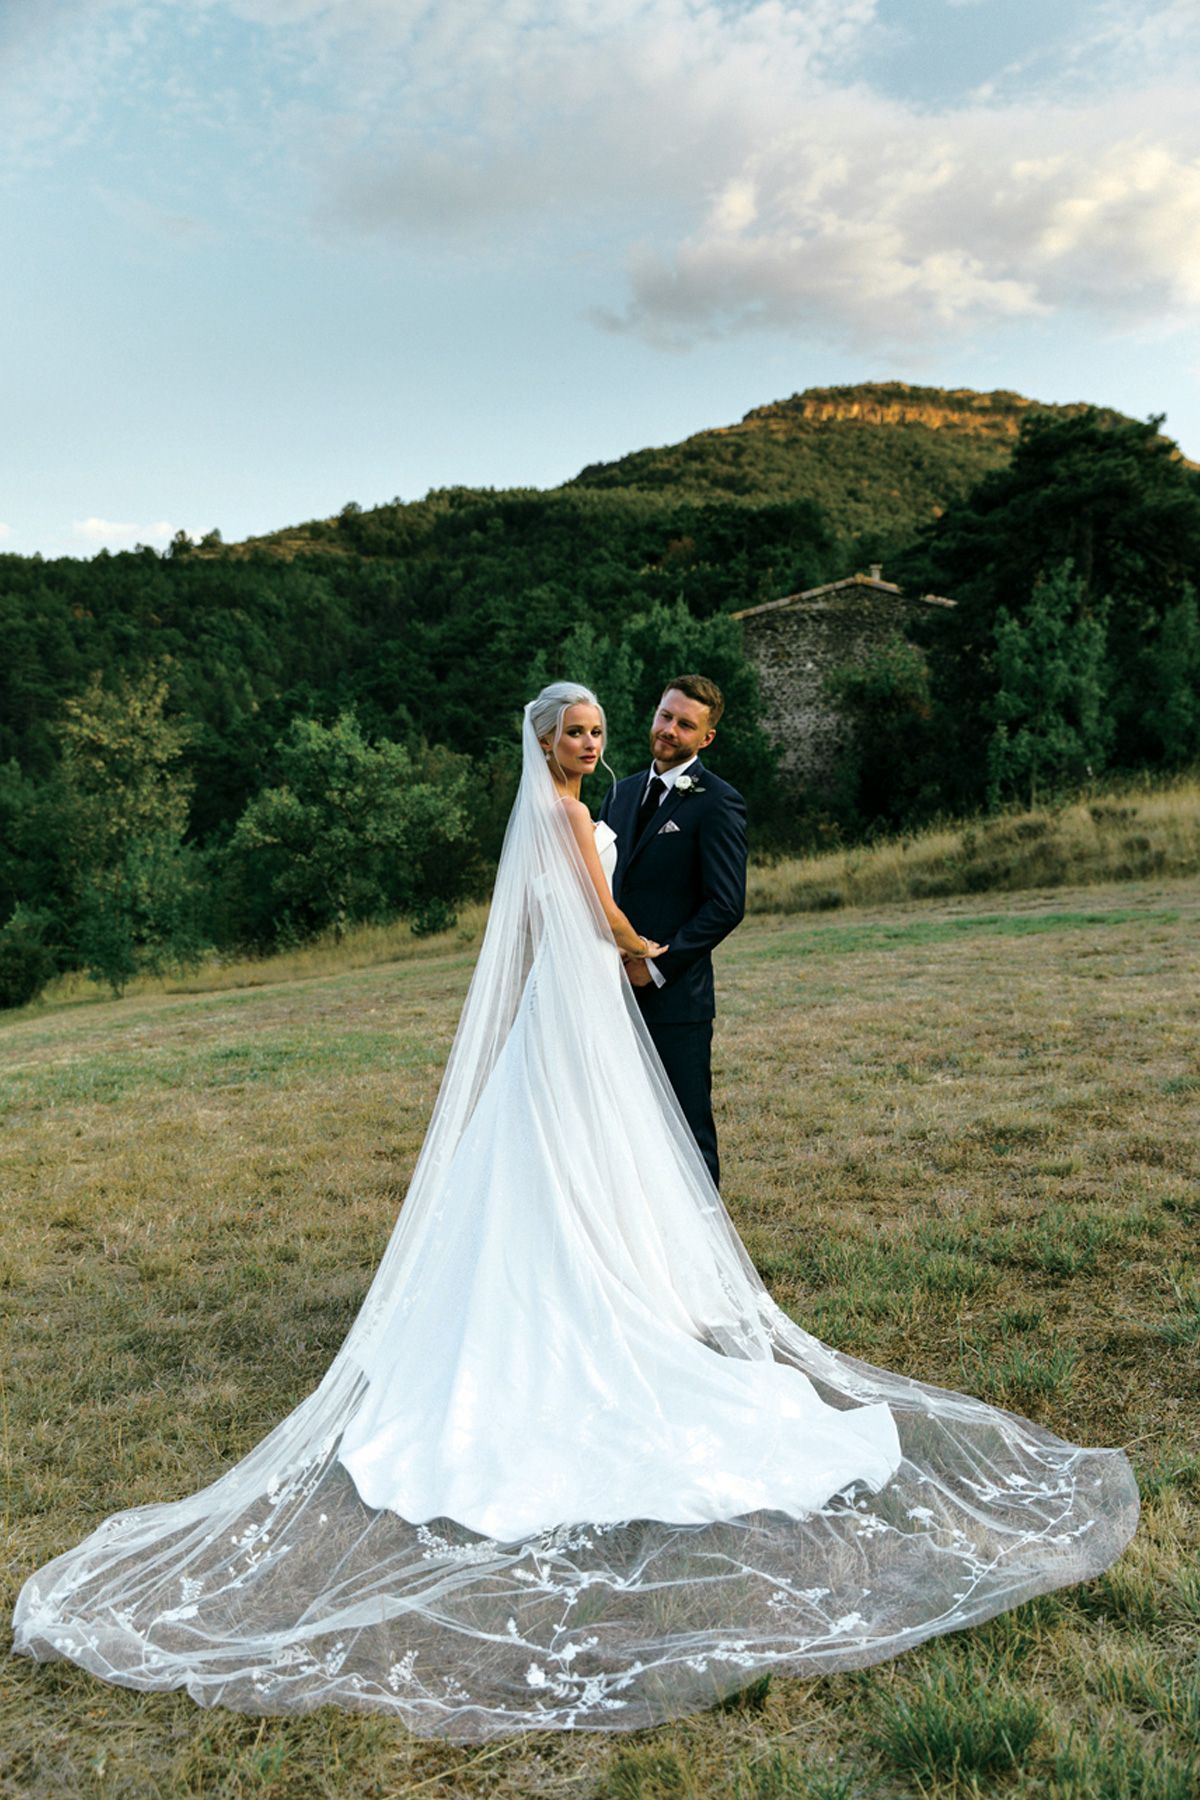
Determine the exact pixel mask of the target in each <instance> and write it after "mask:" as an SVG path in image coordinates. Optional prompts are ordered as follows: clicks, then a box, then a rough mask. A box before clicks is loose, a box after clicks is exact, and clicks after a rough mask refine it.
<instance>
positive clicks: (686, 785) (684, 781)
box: [675, 775, 704, 794]
mask: <svg viewBox="0 0 1200 1800" xmlns="http://www.w3.org/2000/svg"><path fill="white" fill-rule="evenodd" d="M675 792H676V793H677V794H702V793H703V792H704V789H703V788H702V787H701V786H700V783H699V782H698V781H697V780H696V777H695V776H694V775H681V776H680V777H679V780H678V781H677V782H676V783H675Z"/></svg>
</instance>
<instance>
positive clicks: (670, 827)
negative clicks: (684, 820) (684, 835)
mask: <svg viewBox="0 0 1200 1800" xmlns="http://www.w3.org/2000/svg"><path fill="white" fill-rule="evenodd" d="M678 830H679V827H678V825H677V824H676V823H675V821H674V819H668V820H667V822H666V824H665V825H664V826H663V827H662V829H661V830H660V831H659V834H658V835H659V837H666V835H667V833H668V831H678Z"/></svg>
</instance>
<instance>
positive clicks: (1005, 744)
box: [987, 561, 1112, 806]
mask: <svg viewBox="0 0 1200 1800" xmlns="http://www.w3.org/2000/svg"><path fill="white" fill-rule="evenodd" d="M1084 594H1085V590H1084V584H1083V582H1082V580H1081V579H1080V578H1079V576H1077V575H1076V574H1075V571H1074V569H1073V567H1072V565H1071V563H1070V562H1069V561H1068V562H1064V563H1062V564H1060V565H1059V567H1058V568H1057V569H1056V570H1055V571H1054V572H1053V573H1052V574H1051V575H1049V576H1047V577H1046V578H1045V579H1044V580H1041V581H1039V582H1037V584H1036V585H1035V587H1034V590H1033V594H1032V596H1031V598H1030V601H1029V604H1028V606H1027V607H1026V608H1025V610H1024V612H1023V613H1022V614H1021V615H1020V616H1019V617H1014V616H1013V614H1011V613H1010V612H1008V611H1007V610H1006V609H1004V608H1003V607H1002V608H1001V610H1000V612H999V614H998V616H997V619H996V633H995V637H996V650H995V674H996V678H997V683H998V685H997V691H996V696H995V699H994V701H993V704H992V716H993V720H994V729H993V731H992V736H991V741H990V743H989V745H988V758H987V760H988V777H989V796H990V799H991V802H992V804H993V805H997V804H999V803H1000V802H1001V801H1003V800H1006V799H1021V800H1025V801H1027V802H1028V803H1029V805H1031V806H1033V805H1036V804H1037V802H1038V801H1039V800H1041V799H1046V798H1048V797H1050V796H1052V795H1054V794H1056V793H1059V792H1061V791H1062V790H1063V789H1064V788H1065V787H1068V786H1069V785H1070V784H1071V783H1073V782H1079V781H1083V780H1085V779H1087V778H1088V777H1089V776H1092V775H1095V774H1097V773H1098V772H1099V770H1100V769H1102V768H1103V766H1104V763H1105V760H1106V757H1107V755H1108V748H1109V744H1110V742H1111V739H1112V722H1111V720H1110V718H1109V716H1108V713H1107V709H1106V699H1107V688H1106V681H1105V647H1106V644H1105V612H1106V608H1105V607H1104V606H1094V607H1092V608H1091V609H1090V610H1088V609H1087V608H1086V607H1085V600H1084Z"/></svg>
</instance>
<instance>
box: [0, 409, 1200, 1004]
mask: <svg viewBox="0 0 1200 1800" xmlns="http://www.w3.org/2000/svg"><path fill="white" fill-rule="evenodd" d="M867 561H883V562H884V563H885V565H886V567H887V570H888V572H889V574H892V575H894V576H895V577H896V579H897V580H899V581H900V582H901V583H902V584H903V585H904V586H905V587H906V588H909V589H911V590H912V591H914V592H917V593H928V592H933V593H940V594H952V595H953V596H954V597H955V599H956V601H957V603H958V604H957V606H956V607H955V608H954V609H953V610H952V611H951V612H950V613H949V614H948V615H947V616H946V617H944V618H942V620H941V623H940V625H939V628H938V630H937V632H936V634H932V635H930V636H929V637H928V641H921V642H907V641H904V640H902V639H899V638H897V639H895V640H893V641H890V642H889V643H886V644H883V645H881V646H879V648H878V651H877V653H876V654H875V655H874V656H873V657H872V658H868V659H867V662H866V663H864V664H860V663H858V662H853V661H852V662H851V663H849V664H847V665H845V666H843V667H840V668H833V669H829V670H826V671H825V672H824V673H825V679H826V683H827V686H828V691H829V692H830V694H831V695H832V696H833V697H834V698H835V700H836V703H837V704H838V705H839V707H841V709H842V711H843V713H844V715H845V716H846V718H847V719H848V720H849V721H850V722H851V724H852V726H853V733H852V743H853V746H854V749H853V753H851V752H850V751H847V752H846V753H845V754H844V755H843V757H842V758H841V760H840V765H839V777H838V778H839V782H840V783H841V791H839V793H837V794H834V795H831V796H824V797H822V796H821V795H814V796H811V797H807V796H804V795H800V796H797V795H795V794H793V793H790V792H785V791H784V788H783V786H782V784H780V783H779V782H778V781H777V780H776V777H775V762H776V758H775V756H774V754H773V751H772V747H771V744H770V743H769V742H768V739H767V735H766V725H767V723H769V722H767V721H764V720H763V719H762V718H761V716H760V703H759V697H758V691H757V680H756V675H755V672H754V669H753V668H752V667H751V665H750V663H749V662H748V661H747V656H746V648H745V644H744V641H743V632H742V626H741V625H740V624H739V622H738V620H737V619H736V618H735V617H734V616H733V615H734V614H735V613H737V612H738V611H739V610H740V609H742V608H745V607H749V606H753V605H755V604H756V603H758V602H760V601H764V600H770V599H773V598H776V597H778V596H780V595H784V594H789V593H795V592H796V591H797V590H798V589H802V588H805V587H809V586H814V585H816V584H818V583H820V582H823V581H827V580H830V579H833V578H836V577H838V576H841V575H844V574H846V573H847V572H849V571H851V570H853V569H854V568H855V567H862V566H863V565H864V564H865V563H866V562H867ZM1198 591H1200V474H1198V473H1197V471H1196V470H1195V469H1194V468H1192V467H1191V466H1189V465H1188V464H1187V463H1186V462H1185V461H1184V460H1183V459H1182V458H1181V457H1180V455H1179V452H1178V450H1177V449H1176V447H1175V446H1174V445H1173V444H1172V443H1171V442H1170V441H1169V439H1167V438H1165V437H1164V436H1163V435H1162V434H1161V433H1160V431H1159V430H1158V425H1157V422H1156V421H1155V420H1153V419H1151V420H1147V421H1144V422H1137V421H1133V420H1129V419H1123V418H1121V417H1120V415H1118V414H1115V413H1111V412H1103V411H1099V410H1096V409H1093V408H1087V407H1059V408H1043V407H1038V406H1036V405H1035V404H1034V403H1033V402H1031V401H1027V400H1023V399H1021V398H1020V397H1019V396H1017V395H1014V394H971V393H965V392H954V393H940V392H939V391H938V390H936V389H921V388H910V387H904V386H901V385H900V384H891V385H885V386H870V387H859V388H844V389H836V388H833V389H824V390H815V391H810V392H808V393H806V394H800V395H797V396H795V397H794V398H793V399H791V400H786V401H780V402H778V403H776V404H774V405H772V406H766V407H761V408H758V409H757V410H756V411H754V412H752V413H749V414H747V416H746V418H745V419H743V420H742V422H741V423H740V424H739V425H735V426H731V427H729V428H727V429H724V430H713V431H706V432H702V433H700V434H699V435H698V436H696V437H694V438H690V439H688V440H687V442H686V443H683V444H680V445H676V446H674V447H672V448H669V449H662V450H643V451H639V452H637V453H635V454H633V455H631V456H627V457H624V458H622V459H621V460H620V461H618V462H615V463H611V464H605V465H597V466H594V467H590V468H587V469H585V470H583V471H582V472H581V474H580V475H579V476H577V477H576V478H575V479H574V480H573V481H570V482H566V483H564V484H563V485H562V486H561V487H558V488H554V489H551V490H548V491H546V492H539V491H537V490H515V491H507V492H495V491H492V490H481V489H470V488H450V489H442V490H439V491H435V492H433V493H430V494H428V495H426V497H425V498H424V499H423V500H419V501H414V502H410V503H407V504H405V503H403V502H401V501H399V500H397V501H394V502H392V503H391V504H390V505H387V506H381V507H374V508H371V509H370V510H364V509H363V508H362V507H361V506H359V505H355V504H350V505H347V506H345V507H343V509H342V511H341V512H340V513H339V514H337V515H336V516H335V517H334V518H332V519H325V520H317V521H313V522H311V523H309V524H307V525H298V526H296V527H294V528H292V529H291V530H288V531H282V532H278V533H274V534H272V535H271V536H270V537H268V538H264V539H259V540H251V541H249V542H247V543H244V544H236V545H225V544H222V543H221V541H220V539H219V537H218V536H217V534H216V533H212V534H210V535H209V537H208V538H206V539H204V540H202V541H201V543H199V544H193V543H192V542H190V541H189V540H188V539H187V538H185V537H182V536H180V537H179V538H177V539H176V540H175V542H173V543H172V545H171V546H170V548H169V550H168V551H167V553H166V554H164V555H160V554H159V553H158V552H157V551H156V550H153V549H149V548H144V549H140V550H134V551H131V552H126V553H123V554H120V555H117V556H110V555H107V554H104V553H101V554H100V555H99V556H96V557H94V558H93V559H92V560H91V561H90V562H84V561H80V560H77V559H75V558H70V557H64V558H61V559H58V560H55V561H46V560H43V559H42V558H41V557H21V556H3V555H0V1006H3V1005H4V1004H6V1003H7V1004H17V1003H21V1002H22V1001H23V999H24V998H28V997H29V995H30V993H32V992H35V991H36V988H37V985H38V984H39V983H40V982H42V981H44V979H45V978H46V974H47V971H53V969H56V968H57V969H69V968H79V967H87V968H90V969H91V970H92V971H93V972H96V971H101V972H102V973H103V976H104V979H106V980H109V981H111V982H112V983H113V984H114V985H119V984H120V983H121V982H122V981H123V980H125V979H126V978H127V977H128V975H129V973H130V972H131V971H135V970H136V969H138V968H141V967H150V966H153V965H154V964H155V962H156V961H158V962H161V961H163V959H167V960H170V959H171V958H174V959H176V960H179V959H180V958H181V957H183V956H184V954H185V952H186V951H187V946H188V945H189V944H190V945H192V946H197V945H199V946H201V947H203V946H204V945H218V946H225V945H229V944H246V943H251V944H255V945H260V946H265V945H269V944H271V943H277V942H281V941H285V940H286V941H295V940H299V939H302V938H304V937H306V936H309V935H311V934H312V933H313V932H315V931H319V930H323V929H327V928H330V927H332V928H334V929H341V927H342V925H343V924H344V923H346V922H349V921H352V920H354V919H356V918H376V917H386V916H390V915H392V914H394V913H395V912H397V911H400V912H407V913H408V914H409V915H410V916H411V917H413V919H414V920H416V921H418V922H419V923H420V925H421V928H422V929H425V928H428V929H434V928H438V927H439V921H441V922H444V920H445V919H446V918H448V917H449V916H450V914H451V913H452V910H453V905H454V903H455V901H456V899H457V898H458V897H460V896H461V895H462V893H463V892H465V891H467V890H468V889H469V888H470V887H471V885H472V884H473V883H474V884H475V885H476V886H477V887H480V888H482V887H483V886H485V885H486V877H487V869H488V865H489V863H490V861H491V859H492V858H493V857H494V856H495V853H496V851H497V849H498V847H499V841H500V835H501V832H502V830H503V824H504V819H505V817H506V815H507V811H508V807H509V804H510V801H511V796H512V792H513V787H514V783H515V778H516V755H517V746H518V737H517V733H516V731H515V729H514V727H515V723H516V720H517V719H518V718H519V712H520V707H521V704H522V702H524V701H526V700H527V699H528V698H529V696H530V695H531V694H532V693H534V692H536V690H537V689H538V687H539V686H540V685H541V684H542V683H543V682H544V681H546V680H549V679H552V678H554V677H556V676H570V677H571V678H573V679H574V680H577V681H582V682H586V683H587V684H589V685H590V686H591V687H593V688H594V689H595V691H596V692H597V693H599V694H601V695H602V696H603V697H604V699H605V702H606V704H607V707H608V719H609V728H610V731H609V742H608V753H609V757H610V760H611V762H612V765H613V767H614V768H615V769H616V770H617V771H618V773H627V772H628V771H629V770H631V769H632V768H635V767H637V766H638V763H639V761H640V760H641V759H642V758H644V756H645V753H646V747H645V721H646V719H647V718H648V717H649V715H650V713H651V711H652V709H653V706H654V703H655V701H656V699H657V697H658V695H659V694H660V693H661V691H662V683H663V680H664V677H665V676H666V675H667V674H669V673H670V672H671V671H679V670H682V669H686V668H693V669H702V670H704V671H705V673H707V674H709V675H711V676H712V677H713V678H714V679H715V680H717V681H718V682H719V683H720V685H721V687H722V688H723V689H724V690H725V693H726V698H727V701H728V705H727V709H726V713H725V716H724V717H723V719H722V721H721V726H720V730H719V732H718V735H717V740H716V742H715V743H714V745H713V747H712V750H711V752H709V755H710V757H711V760H712V761H713V764H714V766H715V767H716V768H717V769H718V770H719V772H720V773H721V774H723V775H726V776H727V777H728V778H729V779H730V780H732V781H733V782H734V784H735V785H736V786H737V787H739V788H740V789H741V790H742V791H743V792H744V793H745V795H746V798H747V801H748V803H749V807H750V814H751V817H752V819H753V820H754V826H755V832H756V835H757V841H758V842H759V843H760V844H761V843H772V844H778V845H790V844H798V843H802V842H824V841H826V838H827V836H828V834H829V832H830V831H832V832H834V833H835V834H836V833H839V832H840V833H843V834H848V835H862V834H864V833H870V832H872V831H877V830H879V829H881V828H882V829H895V828H897V827H903V828H905V829H908V828H909V827H911V826H912V825H913V824H915V823H920V822H921V821H922V820H924V819H928V818H930V817H933V816H938V815H946V814H948V813H952V812H963V811H972V810H975V809H978V808H980V807H983V806H985V805H992V804H996V803H1001V802H1003V801H1005V800H1007V799H1009V798H1013V797H1021V798H1027V797H1032V796H1035V795H1036V796H1044V795H1045V794H1046V793H1050V792H1060V791H1065V790H1067V789H1069V788H1070V787H1071V786H1072V785H1075V784H1078V783H1079V782H1081V781H1083V780H1085V779H1087V780H1091V779H1094V777H1095V775H1096V773H1097V772H1098V771H1100V770H1103V769H1104V768H1105V767H1110V768H1111V767H1115V768H1119V769H1125V770H1135V769H1136V770H1139V771H1142V770H1147V771H1153V770H1167V769H1177V768H1183V767H1189V766H1191V765H1192V764H1194V763H1196V762H1198V761H1200V606H1198V602H1197V592H1198ZM914 630H915V631H916V632H917V634H918V635H920V632H919V625H918V623H917V621H916V619H915V618H914ZM6 968H7V969H8V970H9V972H10V975H11V976H12V979H11V980H10V979H9V977H8V976H6V974H5V969H6ZM13 971H15V973H13ZM31 984H32V985H31ZM6 994H7V995H8V996H9V998H8V1000H7V1002H6V1000H5V995H6ZM14 996H16V998H14Z"/></svg>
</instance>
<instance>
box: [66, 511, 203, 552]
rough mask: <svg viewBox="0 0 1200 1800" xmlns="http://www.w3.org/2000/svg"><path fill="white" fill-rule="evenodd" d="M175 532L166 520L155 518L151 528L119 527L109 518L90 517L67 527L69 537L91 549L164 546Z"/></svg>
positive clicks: (173, 527) (129, 548) (119, 525)
mask: <svg viewBox="0 0 1200 1800" xmlns="http://www.w3.org/2000/svg"><path fill="white" fill-rule="evenodd" d="M177 530H178V526H176V525H172V524H171V523H170V522H169V521H168V520H166V519H156V520H155V521H154V523H153V524H152V525H122V524H118V523H117V522H116V521H115V520H113V519H100V518H96V517H95V516H94V515H93V517H91V518H88V519H76V520H75V522H74V523H73V525H72V526H71V536H72V537H73V538H75V539H77V540H79V541H81V542H83V543H85V544H87V545H89V546H90V547H91V548H92V549H93V550H132V549H133V547H134V545H135V544H151V545H155V546H158V547H159V548H162V547H165V546H166V545H167V544H169V543H170V541H171V539H172V538H173V537H174V536H175V533H176V531H177Z"/></svg>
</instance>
